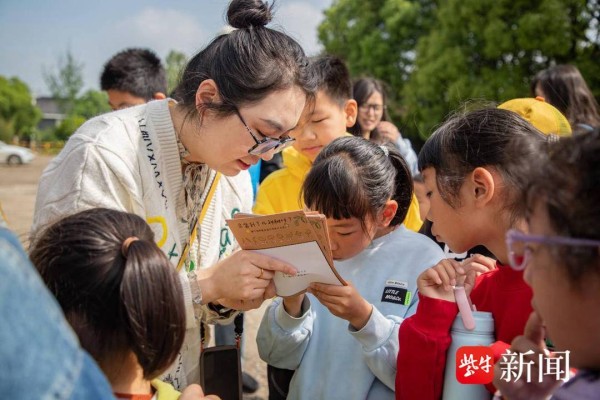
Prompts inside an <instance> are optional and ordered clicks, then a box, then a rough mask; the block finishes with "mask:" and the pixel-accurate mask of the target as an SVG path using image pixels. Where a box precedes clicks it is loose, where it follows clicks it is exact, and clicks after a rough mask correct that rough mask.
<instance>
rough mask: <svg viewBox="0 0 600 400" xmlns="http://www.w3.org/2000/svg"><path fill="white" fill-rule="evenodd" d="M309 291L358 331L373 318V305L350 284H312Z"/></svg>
mask: <svg viewBox="0 0 600 400" xmlns="http://www.w3.org/2000/svg"><path fill="white" fill-rule="evenodd" d="M308 290H309V293H312V294H313V295H314V296H315V297H316V298H317V300H319V302H321V304H323V305H324V306H325V307H327V309H328V310H329V312H330V313H332V314H333V315H335V316H336V317H339V318H342V319H345V320H346V321H348V322H349V323H350V325H352V327H353V328H354V329H356V330H357V331H359V330H361V329H362V328H363V327H364V326H365V325H366V324H367V322H368V321H369V318H370V317H371V312H372V311H373V305H371V304H370V303H369V302H368V301H366V300H365V299H364V298H363V297H362V296H361V295H360V293H358V291H357V290H356V288H355V287H354V286H353V285H352V284H351V283H350V282H348V285H347V286H337V285H328V284H325V283H311V284H310V288H309V289H308Z"/></svg>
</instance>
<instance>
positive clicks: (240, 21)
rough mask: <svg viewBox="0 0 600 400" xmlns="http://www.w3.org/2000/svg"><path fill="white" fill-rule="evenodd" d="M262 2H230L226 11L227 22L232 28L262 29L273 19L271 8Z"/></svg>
mask: <svg viewBox="0 0 600 400" xmlns="http://www.w3.org/2000/svg"><path fill="white" fill-rule="evenodd" d="M274 5H275V1H273V2H272V3H271V5H270V6H269V4H268V3H267V2H264V1H262V0H232V1H231V3H230V4H229V9H228V10H227V22H228V23H229V25H231V26H232V27H234V28H238V29H244V28H250V27H263V26H265V25H267V24H268V23H269V22H271V19H273V13H272V10H273V6H274Z"/></svg>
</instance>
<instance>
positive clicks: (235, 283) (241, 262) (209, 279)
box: [197, 250, 296, 310]
mask: <svg viewBox="0 0 600 400" xmlns="http://www.w3.org/2000/svg"><path fill="white" fill-rule="evenodd" d="M277 271H278V272H283V273H284V274H288V275H295V274H296V269H295V268H294V267H292V266H291V265H289V264H287V263H285V262H283V261H280V260H277V259H275V258H272V257H269V256H265V255H263V254H259V253H255V252H252V251H247V250H240V251H237V252H235V253H233V254H232V255H231V256H229V257H227V258H226V259H224V260H221V261H220V262H219V263H217V264H216V265H214V266H213V267H210V268H205V269H200V270H198V272H197V275H198V284H199V285H200V289H201V291H202V302H203V303H205V304H206V303H208V302H214V301H216V300H219V303H221V304H223V305H225V306H228V307H230V306H232V305H236V307H232V308H235V309H243V310H249V309H252V308H257V307H259V306H260V305H261V304H262V302H263V300H265V299H268V298H271V297H273V296H275V285H274V284H273V276H274V274H275V272H277Z"/></svg>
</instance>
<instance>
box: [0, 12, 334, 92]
mask: <svg viewBox="0 0 600 400" xmlns="http://www.w3.org/2000/svg"><path fill="white" fill-rule="evenodd" d="M331 3H332V0H278V1H277V3H276V9H275V18H274V20H273V22H272V23H271V25H270V26H271V27H281V28H283V30H284V31H285V32H287V33H288V34H290V35H291V36H293V37H294V38H295V39H296V40H298V42H300V44H301V45H302V46H303V47H304V49H305V51H306V52H307V53H308V54H314V53H316V52H318V51H319V50H320V46H319V44H318V40H317V32H316V28H317V26H318V24H319V23H320V21H321V20H322V18H323V10H324V9H325V8H327V7H328V6H329V5H331ZM227 4H228V2H227V1H226V0H171V1H165V0H163V1H159V0H119V1H118V0H97V1H90V0H87V1H82V0H0V59H1V61H0V75H3V76H7V77H12V76H17V77H18V78H20V79H21V80H23V81H25V82H26V83H27V85H29V88H30V89H31V90H32V92H33V93H34V95H36V96H39V95H44V94H48V88H47V86H46V84H45V82H44V79H43V73H42V71H44V69H45V70H47V71H52V70H55V68H56V66H57V63H58V58H59V56H61V55H64V54H65V52H66V51H67V49H69V50H70V51H71V52H72V54H73V55H74V56H75V58H76V59H77V61H79V62H80V63H83V64H84V71H83V72H84V80H85V88H86V89H87V88H93V89H99V83H98V80H99V76H100V72H101V69H102V66H103V64H104V63H105V62H106V61H107V60H108V59H109V58H110V57H111V56H112V55H113V54H115V53H117V52H118V51H120V50H122V49H124V48H126V47H148V48H151V49H153V50H154V51H155V52H156V53H157V54H158V55H159V56H160V57H161V58H163V59H164V57H166V55H167V54H168V52H169V51H170V50H178V51H181V52H183V53H185V54H187V55H188V56H191V55H193V54H194V53H195V52H196V51H198V50H199V49H201V48H202V47H204V46H205V45H206V44H207V43H208V42H209V41H210V40H211V39H212V38H213V37H214V36H215V35H216V34H217V33H218V32H219V31H220V30H221V29H223V27H224V26H225V17H224V15H225V11H226V8H227Z"/></svg>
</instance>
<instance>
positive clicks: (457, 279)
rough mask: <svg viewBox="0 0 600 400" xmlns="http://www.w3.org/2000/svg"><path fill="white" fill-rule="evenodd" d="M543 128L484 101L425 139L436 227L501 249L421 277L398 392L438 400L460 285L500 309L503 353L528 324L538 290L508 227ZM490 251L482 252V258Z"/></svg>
mask: <svg viewBox="0 0 600 400" xmlns="http://www.w3.org/2000/svg"><path fill="white" fill-rule="evenodd" d="M544 140H545V137H544V135H543V134H542V133H541V132H539V131H538V130H537V129H536V128H534V127H533V126H532V125H531V124H529V123H528V122H527V121H525V120H524V119H522V118H521V117H519V115H517V114H516V113H514V112H511V111H507V110H501V109H493V108H488V109H482V110H477V111H472V112H468V113H465V114H461V115H456V116H454V117H452V118H450V119H449V120H448V121H446V122H445V123H444V124H443V125H442V126H441V127H440V128H438V129H437V130H436V132H434V133H433V135H432V136H431V137H430V138H429V139H428V140H427V142H426V143H425V145H424V147H423V149H422V150H421V152H420V154H419V169H420V171H421V173H422V175H423V179H424V184H425V187H426V193H427V197H429V199H430V203H431V207H430V209H429V213H428V214H427V219H429V220H430V221H431V222H432V233H433V234H434V235H435V237H436V239H437V240H438V241H440V242H445V243H446V244H447V245H448V246H449V247H450V249H451V250H452V251H453V252H455V253H462V252H464V251H466V250H468V249H470V248H473V247H475V246H477V245H483V246H485V247H486V248H487V249H489V250H490V251H491V252H492V253H493V254H494V255H495V256H496V258H497V260H498V261H497V263H496V267H497V268H493V269H492V270H491V271H489V272H486V273H483V274H481V275H479V276H478V277H476V275H477V273H480V272H482V271H486V270H487V268H486V266H485V264H486V263H485V262H478V261H480V260H477V259H475V260H473V259H471V260H470V262H466V263H465V262H463V264H460V263H458V262H456V261H454V260H450V259H448V260H443V261H441V262H440V263H438V264H437V265H436V266H434V267H433V268H430V269H428V270H426V271H425V272H423V273H422V274H421V276H420V277H419V279H418V288H419V305H418V308H417V312H416V314H415V315H413V316H412V317H410V318H408V319H406V320H405V321H404V323H403V324H402V325H401V326H400V333H399V338H400V351H399V353H398V364H397V366H398V369H397V374H396V398H397V399H420V400H423V399H439V398H440V397H441V393H442V384H443V375H444V368H445V365H446V351H447V349H448V347H449V345H450V341H451V340H450V328H451V325H452V322H453V321H454V318H455V317H456V314H457V312H458V309H457V306H456V303H455V300H454V292H453V290H452V285H455V284H457V283H458V284H460V283H463V284H464V286H465V289H466V291H467V293H469V291H471V289H472V291H471V292H470V296H471V300H472V302H473V304H474V305H475V306H476V307H477V310H479V311H489V312H491V313H492V315H493V318H494V323H495V336H496V340H497V341H498V342H496V343H494V344H493V345H492V346H493V349H494V353H495V355H496V356H499V355H500V354H501V353H503V352H504V350H505V349H506V348H508V346H509V343H510V342H511V341H512V339H513V338H514V337H515V336H517V335H519V334H521V333H522V332H523V328H524V326H525V323H526V321H527V318H528V316H529V314H530V313H531V310H532V309H531V296H532V293H531V289H530V288H529V286H527V284H526V283H525V282H524V281H523V273H522V271H514V270H512V269H511V268H510V267H506V266H505V265H507V264H508V255H507V254H508V253H507V249H506V242H505V235H506V232H507V231H508V230H509V229H511V228H517V229H522V228H524V222H525V221H524V218H523V216H524V207H523V206H522V202H521V201H520V195H521V193H523V191H524V190H525V179H524V178H525V177H526V176H527V171H528V169H529V168H530V166H531V162H530V160H531V159H532V158H533V155H534V154H536V153H537V151H538V149H539V147H540V146H539V144H540V143H542V142H543V141H544ZM482 260H483V259H482Z"/></svg>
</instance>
